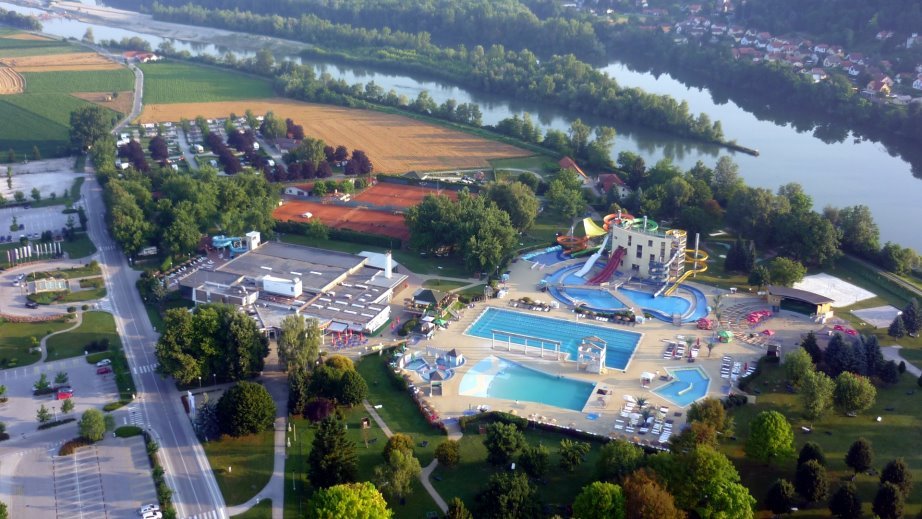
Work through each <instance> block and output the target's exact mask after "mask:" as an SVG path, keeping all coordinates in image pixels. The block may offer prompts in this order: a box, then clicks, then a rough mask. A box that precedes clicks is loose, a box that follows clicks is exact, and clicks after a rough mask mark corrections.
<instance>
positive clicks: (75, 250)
mask: <svg viewBox="0 0 922 519" xmlns="http://www.w3.org/2000/svg"><path fill="white" fill-rule="evenodd" d="M61 248H62V249H63V250H64V252H66V253H67V257H69V258H70V259H80V258H85V257H87V256H90V255H92V254H95V253H96V246H95V245H93V241H92V240H90V238H89V236H87V235H86V233H78V234H77V239H75V240H74V241H67V240H65V241H63V242H61Z"/></svg>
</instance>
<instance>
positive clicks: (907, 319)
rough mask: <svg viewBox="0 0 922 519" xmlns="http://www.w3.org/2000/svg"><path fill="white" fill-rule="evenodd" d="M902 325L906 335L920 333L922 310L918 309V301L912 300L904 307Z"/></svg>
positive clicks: (921, 329) (921, 328)
mask: <svg viewBox="0 0 922 519" xmlns="http://www.w3.org/2000/svg"><path fill="white" fill-rule="evenodd" d="M902 318H903V325H904V326H905V327H906V333H909V334H918V333H919V331H922V309H920V308H919V300H918V299H916V298H912V299H910V300H909V303H907V304H906V307H905V308H903V314H902Z"/></svg>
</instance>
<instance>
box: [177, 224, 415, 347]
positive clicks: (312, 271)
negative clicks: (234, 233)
mask: <svg viewBox="0 0 922 519" xmlns="http://www.w3.org/2000/svg"><path fill="white" fill-rule="evenodd" d="M212 243H213V245H214V246H215V248H218V249H226V252H227V253H228V254H229V255H231V256H232V257H231V259H230V260H228V261H227V262H225V263H223V264H220V265H219V266H217V267H215V268H213V269H207V268H202V269H199V270H198V271H196V272H194V273H193V274H191V275H189V276H187V277H186V278H185V279H183V280H182V281H181V282H180V288H181V290H182V291H183V294H184V295H186V297H188V298H190V299H191V300H192V301H193V302H195V303H207V302H223V303H228V304H234V305H237V306H239V307H241V308H244V309H246V310H247V312H248V313H249V314H250V315H251V316H253V318H254V319H256V320H257V321H258V322H259V323H260V326H261V328H262V329H263V330H265V331H266V332H268V333H270V334H272V333H274V331H276V330H278V328H279V327H280V323H281V321H282V319H284V318H285V317H286V316H288V315H292V314H297V315H302V316H304V317H307V318H315V319H317V320H319V321H320V324H321V327H322V328H324V329H327V330H328V331H332V332H344V331H347V330H348V331H352V332H356V333H368V332H372V331H375V330H377V329H378V328H380V327H381V326H383V325H384V324H385V323H386V322H387V321H388V319H390V306H389V303H390V301H391V299H392V298H393V296H394V292H395V289H399V287H402V286H403V284H404V283H405V281H406V279H407V276H406V275H404V274H398V273H396V272H395V270H396V269H395V268H394V264H393V260H392V259H391V255H390V253H387V254H385V255H384V261H383V267H384V268H375V267H374V266H371V265H370V264H369V263H370V262H371V263H375V262H372V261H371V260H370V258H368V257H364V256H358V255H355V254H347V253H343V252H336V251H329V250H324V249H316V248H313V247H304V246H300V245H292V244H288V243H280V242H267V243H260V240H259V233H255V235H254V233H248V234H247V237H246V238H244V239H241V238H230V239H229V238H226V237H224V236H216V237H214V238H213V239H212ZM379 263H380V262H379Z"/></svg>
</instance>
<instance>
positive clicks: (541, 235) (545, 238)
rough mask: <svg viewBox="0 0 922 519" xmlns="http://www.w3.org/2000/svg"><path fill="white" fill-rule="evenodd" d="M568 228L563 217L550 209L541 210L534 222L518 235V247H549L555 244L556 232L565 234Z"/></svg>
mask: <svg viewBox="0 0 922 519" xmlns="http://www.w3.org/2000/svg"><path fill="white" fill-rule="evenodd" d="M568 230H569V228H568V227H567V226H566V225H565V224H564V218H563V217H562V216H560V215H559V214H557V213H556V212H554V211H551V210H550V209H545V210H544V211H541V213H540V214H539V215H538V217H537V218H535V223H534V224H532V226H531V228H530V229H528V231H527V232H526V233H525V234H524V235H523V236H519V240H521V241H520V242H519V243H520V244H521V245H519V247H520V248H523V249H533V248H536V247H550V246H552V245H555V244H556V242H555V240H556V239H557V233H561V234H565V233H567V232H568Z"/></svg>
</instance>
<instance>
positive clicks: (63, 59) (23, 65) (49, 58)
mask: <svg viewBox="0 0 922 519" xmlns="http://www.w3.org/2000/svg"><path fill="white" fill-rule="evenodd" d="M0 63H2V64H4V65H6V66H8V67H11V68H15V69H16V70H17V71H19V72H54V71H59V70H113V69H120V68H122V66H121V65H119V64H118V63H116V62H114V61H112V60H110V59H107V58H104V57H103V56H100V55H99V54H96V53H95V52H75V53H72V54H41V55H37V56H23V57H6V58H0Z"/></svg>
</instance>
